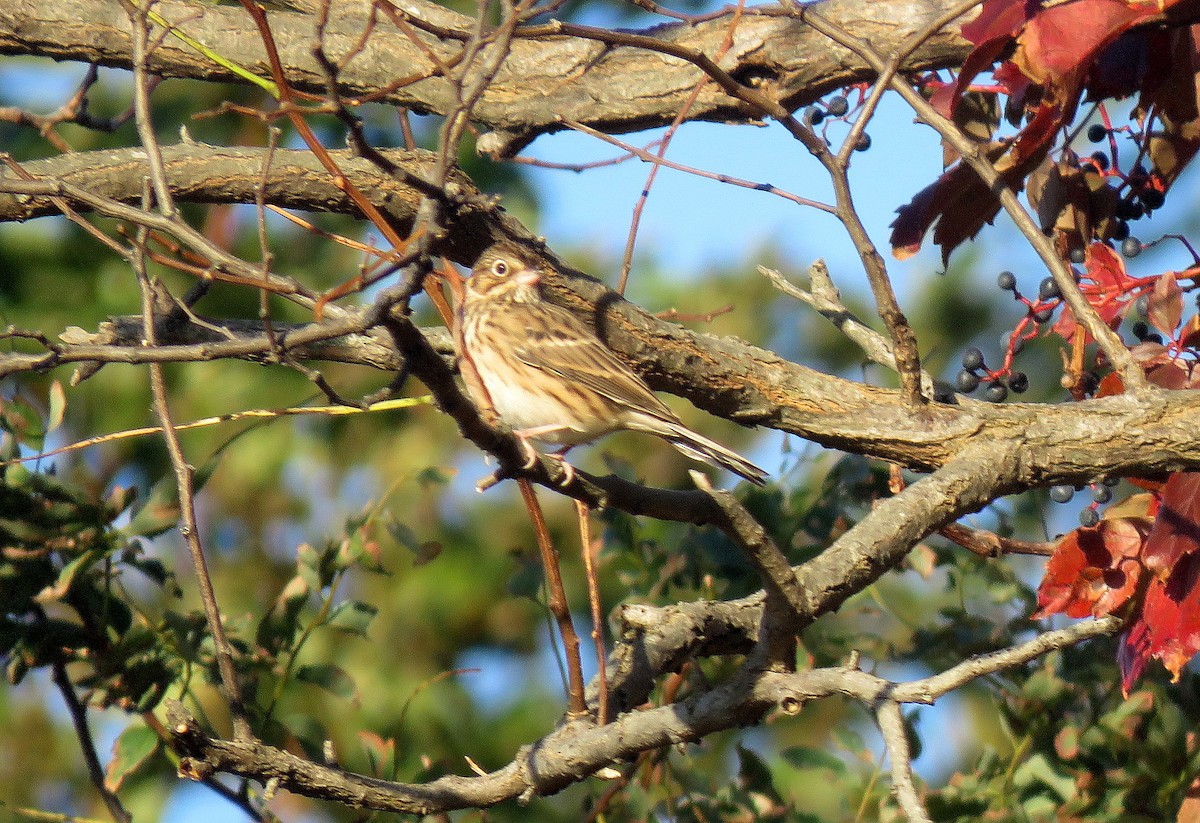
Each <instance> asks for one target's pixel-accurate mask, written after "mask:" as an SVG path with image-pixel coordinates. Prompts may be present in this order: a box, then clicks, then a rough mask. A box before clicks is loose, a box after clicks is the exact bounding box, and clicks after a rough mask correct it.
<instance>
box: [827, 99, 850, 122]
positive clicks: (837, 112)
mask: <svg viewBox="0 0 1200 823" xmlns="http://www.w3.org/2000/svg"><path fill="white" fill-rule="evenodd" d="M825 111H827V112H829V114H830V115H831V116H833V117H841V116H843V115H844V114H845V113H846V112H848V111H850V103H849V101H847V100H846V98H845V97H843V96H842V95H840V94H839V95H838V96H837V97H830V98H829V102H828V103H827V104H826V105H825Z"/></svg>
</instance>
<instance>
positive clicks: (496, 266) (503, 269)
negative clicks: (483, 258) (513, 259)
mask: <svg viewBox="0 0 1200 823" xmlns="http://www.w3.org/2000/svg"><path fill="white" fill-rule="evenodd" d="M492 274H494V275H496V276H497V277H503V276H504V275H506V274H508V264H507V263H505V262H504V261H503V260H497V261H496V262H495V263H493V264H492Z"/></svg>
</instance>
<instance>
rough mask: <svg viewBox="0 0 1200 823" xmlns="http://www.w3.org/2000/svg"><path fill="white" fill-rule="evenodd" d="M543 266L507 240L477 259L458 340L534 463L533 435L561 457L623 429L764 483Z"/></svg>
mask: <svg viewBox="0 0 1200 823" xmlns="http://www.w3.org/2000/svg"><path fill="white" fill-rule="evenodd" d="M545 273H546V269H545V268H544V265H543V264H542V263H541V262H540V261H539V260H538V258H536V257H534V256H533V255H532V254H531V253H530V252H528V251H526V250H525V249H523V248H521V247H520V246H517V245H515V244H513V243H509V242H507V241H501V242H499V243H496V244H495V245H493V246H491V247H489V248H488V249H487V250H486V251H484V252H483V254H482V255H480V257H479V259H478V260H477V261H476V263H475V266H474V268H473V269H472V272H471V276H470V277H469V278H468V279H467V281H466V285H465V289H464V294H463V298H462V300H461V302H460V304H459V307H458V326H459V340H460V341H461V345H462V347H463V349H464V350H465V354H466V356H467V357H468V358H470V360H471V363H472V364H473V365H474V367H475V371H476V373H477V374H478V376H479V381H480V382H481V383H482V384H483V389H484V390H486V392H487V395H488V396H487V397H486V398H484V397H481V396H480V394H481V392H480V391H479V387H478V386H474V385H472V382H471V381H467V388H468V390H469V392H470V393H471V395H472V397H473V399H474V400H475V403H476V404H477V405H479V406H482V407H485V408H486V406H487V404H488V401H490V404H491V406H492V407H493V408H494V409H495V410H496V413H497V415H499V417H500V419H501V420H503V421H504V422H505V423H506V424H508V426H510V427H511V428H512V430H513V432H514V434H516V436H517V437H518V438H520V440H521V442H522V443H523V444H524V446H525V448H526V451H527V452H528V453H529V455H530V463H529V465H532V464H533V463H532V461H533V460H534V459H535V457H536V452H535V451H534V450H533V447H532V446H531V445H530V443H529V441H530V440H536V441H538V442H540V443H545V444H550V445H556V446H560V447H561V449H560V450H559V451H558V452H557V454H556V455H555V456H557V457H559V458H561V457H562V455H564V454H565V453H566V451H567V450H568V449H570V448H571V447H572V446H576V445H579V444H581V443H590V442H592V441H593V440H596V439H598V438H600V437H603V436H604V435H606V434H610V433H612V432H615V431H620V430H626V431H634V432H644V433H646V434H652V435H655V436H657V437H661V438H663V439H664V440H666V441H668V442H669V443H671V444H672V445H673V446H675V448H676V449H678V450H679V451H681V452H683V453H684V454H685V455H687V456H688V457H690V458H692V459H694V460H699V461H702V462H708V463H712V464H716V465H718V466H721V467H723V468H726V469H729V470H730V471H732V472H734V473H735V474H738V475H740V476H742V477H744V478H745V479H746V480H749V481H750V482H751V483H754V484H755V485H757V486H762V485H764V484H765V482H766V478H767V473H766V472H765V471H763V470H762V469H760V468H759V467H758V466H756V465H754V464H753V463H751V462H750V461H748V460H746V459H745V458H744V457H742V456H741V455H738V454H736V453H734V452H732V451H730V450H729V449H727V448H725V447H724V446H722V445H720V444H719V443H714V442H713V441H712V440H709V439H708V438H707V437H704V436H703V435H700V434H697V433H696V432H694V431H692V430H691V429H689V428H688V427H687V426H685V425H684V424H683V422H682V421H681V420H680V419H679V417H678V416H676V415H675V413H674V412H672V411H671V410H670V409H669V408H667V406H666V405H665V404H664V403H663V402H662V401H661V400H660V399H659V398H658V396H657V395H655V394H654V392H653V391H652V390H651V389H650V387H649V386H647V385H646V383H645V381H643V380H642V378H640V377H639V376H638V375H637V374H635V373H634V372H633V370H632V369H630V368H629V367H628V366H627V365H625V363H624V362H623V361H621V360H620V359H619V358H618V357H617V356H616V354H614V353H613V351H612V350H611V349H609V348H608V347H607V346H605V345H604V343H603V342H602V341H601V340H600V338H599V337H597V336H596V333H595V332H594V331H593V330H592V329H591V328H590V327H589V326H587V325H586V324H585V323H584V322H583V321H582V320H580V319H579V318H577V317H576V316H575V315H574V314H572V313H571V312H569V311H567V310H566V309H564V308H561V307H560V306H556V305H554V304H553V303H550V302H549V301H547V300H546V298H545V297H544V296H543V294H542V291H541V280H542V277H543V275H544V274H545ZM569 470H570V469H569V465H568V471H569ZM568 477H569V475H568Z"/></svg>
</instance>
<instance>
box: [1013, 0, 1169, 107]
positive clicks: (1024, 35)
mask: <svg viewBox="0 0 1200 823" xmlns="http://www.w3.org/2000/svg"><path fill="white" fill-rule="evenodd" d="M1157 13H1158V8H1157V5H1155V4H1150V5H1147V6H1142V7H1140V8H1131V7H1130V6H1129V5H1128V4H1126V3H1123V2H1120V0H1077V2H1074V3H1062V4H1060V5H1057V6H1051V7H1050V8H1046V9H1042V10H1041V11H1039V12H1038V13H1037V14H1035V15H1034V16H1033V18H1032V19H1030V20H1029V22H1028V23H1026V24H1025V28H1024V30H1023V31H1022V32H1021V35H1020V36H1019V37H1018V38H1017V43H1018V45H1017V52H1016V54H1014V55H1013V62H1014V63H1016V64H1017V65H1018V66H1020V67H1021V70H1022V71H1023V72H1024V73H1025V74H1026V76H1028V77H1029V78H1030V79H1031V80H1033V81H1034V82H1035V83H1039V84H1041V85H1044V86H1058V87H1064V86H1074V85H1075V84H1076V83H1078V81H1079V76H1080V74H1081V72H1084V71H1086V70H1088V69H1090V64H1091V62H1092V60H1093V58H1094V57H1095V56H1096V55H1097V54H1098V53H1099V51H1100V50H1101V49H1102V48H1104V47H1105V46H1106V45H1108V44H1109V43H1111V42H1112V41H1113V40H1115V39H1116V38H1117V37H1119V36H1120V34H1121V33H1122V32H1123V31H1125V30H1126V29H1128V28H1129V27H1130V26H1132V25H1133V24H1134V23H1136V22H1138V21H1139V20H1141V19H1143V18H1145V17H1149V16H1152V15H1154V14H1157ZM1059 90H1060V91H1065V90H1066V89H1065V88H1060V89H1059Z"/></svg>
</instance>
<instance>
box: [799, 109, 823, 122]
mask: <svg viewBox="0 0 1200 823" xmlns="http://www.w3.org/2000/svg"><path fill="white" fill-rule="evenodd" d="M824 119H825V112H823V111H821V110H820V109H819V108H817V107H816V106H809V107H808V108H806V109H805V110H804V122H805V123H808V124H809V125H810V126H819V125H821V121H822V120H824Z"/></svg>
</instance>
